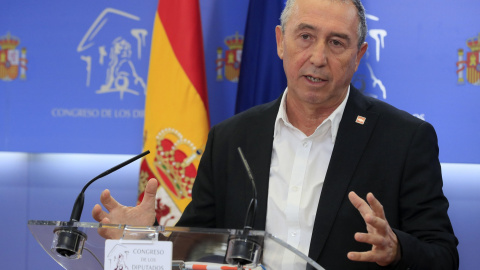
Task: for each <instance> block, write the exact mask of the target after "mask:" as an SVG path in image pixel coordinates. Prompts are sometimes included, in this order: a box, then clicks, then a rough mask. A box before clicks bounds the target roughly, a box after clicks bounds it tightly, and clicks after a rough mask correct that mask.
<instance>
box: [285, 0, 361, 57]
mask: <svg viewBox="0 0 480 270" xmlns="http://www.w3.org/2000/svg"><path fill="white" fill-rule="evenodd" d="M341 1H342V2H345V1H347V0H341ZM350 1H351V2H352V3H353V4H354V5H355V7H356V8H357V15H358V20H359V23H358V31H357V34H358V44H357V46H358V48H359V49H360V47H361V46H362V44H363V43H364V42H365V39H366V37H367V19H366V17H365V8H364V7H363V5H362V2H361V1H360V0H350ZM295 2H296V0H287V3H286V4H285V8H284V9H283V11H282V15H281V16H280V25H281V27H282V32H284V33H285V24H286V23H287V21H288V19H289V18H290V15H291V14H292V12H293V11H294V10H295V11H296V10H297V9H298V6H297V5H295Z"/></svg>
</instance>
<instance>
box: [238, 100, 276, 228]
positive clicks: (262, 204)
mask: <svg viewBox="0 0 480 270" xmlns="http://www.w3.org/2000/svg"><path fill="white" fill-rule="evenodd" d="M281 99H282V96H280V97H279V98H278V99H277V100H275V101H272V102H270V103H268V104H265V105H263V106H261V107H258V108H257V109H259V110H260V111H259V112H257V113H256V115H258V116H257V117H256V118H255V119H254V121H251V122H250V123H249V125H248V133H250V134H254V135H253V136H245V139H246V140H245V141H244V146H242V151H243V152H244V154H245V157H246V159H247V160H248V163H249V166H250V168H251V170H252V174H253V177H254V179H255V186H256V188H257V194H259V196H258V198H257V211H256V217H255V223H254V229H256V230H265V224H266V217H267V198H268V182H269V177H270V163H271V159H272V147H273V132H274V125H275V119H276V117H277V113H278V108H279V106H280V102H281ZM239 166H242V167H243V165H240V164H239ZM241 170H244V169H243V168H241ZM245 187H246V188H248V189H251V185H250V183H248V181H246V186H245ZM249 194H250V193H249ZM250 200H251V197H249V196H247V198H246V201H247V202H248V203H249V202H250ZM248 203H247V205H248Z"/></svg>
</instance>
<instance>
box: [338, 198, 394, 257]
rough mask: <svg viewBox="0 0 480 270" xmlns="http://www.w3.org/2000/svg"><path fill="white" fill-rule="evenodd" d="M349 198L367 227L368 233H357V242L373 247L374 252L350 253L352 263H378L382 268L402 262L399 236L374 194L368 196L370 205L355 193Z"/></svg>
mask: <svg viewBox="0 0 480 270" xmlns="http://www.w3.org/2000/svg"><path fill="white" fill-rule="evenodd" d="M348 198H349V199H350V202H351V203H352V204H353V206H355V208H357V210H358V211H359V212H360V214H361V215H362V217H363V220H364V221H365V224H366V225H367V233H358V232H357V233H356V234H355V240H357V241H358V242H362V243H367V244H371V245H372V250H370V251H367V252H349V253H348V255H347V256H348V258H349V259H350V260H352V261H362V262H376V263H377V264H378V265H380V266H387V265H390V264H392V263H394V262H396V261H398V260H400V257H401V254H400V248H399V244H398V239H397V235H396V234H395V233H394V232H393V230H392V228H391V227H390V225H389V224H388V221H387V219H386V218H385V213H384V211H383V205H382V204H381V203H380V202H379V201H378V200H377V199H376V198H375V197H374V196H373V194H372V193H368V194H367V201H368V204H367V202H365V201H364V200H363V199H362V198H360V197H359V196H358V195H357V194H356V193H355V192H353V191H352V192H350V193H349V194H348Z"/></svg>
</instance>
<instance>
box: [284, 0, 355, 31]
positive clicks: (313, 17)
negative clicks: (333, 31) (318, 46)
mask: <svg viewBox="0 0 480 270" xmlns="http://www.w3.org/2000/svg"><path fill="white" fill-rule="evenodd" d="M319 2H324V3H323V5H322V4H319ZM309 3H313V5H309ZM315 3H317V5H315ZM331 3H333V5H338V6H330V5H332V4H331ZM347 3H349V5H346V4H347ZM325 4H326V5H325ZM340 4H341V6H340ZM295 5H296V7H294V8H293V10H292V13H291V15H290V18H289V20H287V22H286V25H287V27H288V24H291V25H290V26H291V27H292V29H293V30H294V31H295V30H298V29H312V30H316V29H318V28H319V27H321V26H322V24H323V23H324V22H322V24H320V25H319V21H322V20H325V19H328V20H329V22H333V21H338V22H339V23H340V24H339V25H338V26H340V25H342V24H343V25H348V24H349V18H350V19H351V20H353V21H351V23H353V24H354V25H355V26H356V25H357V24H358V15H357V12H356V8H355V5H354V4H353V3H352V2H351V1H348V0H297V1H296V2H295ZM292 19H293V20H292ZM292 21H293V24H292V23H289V22H292Z"/></svg>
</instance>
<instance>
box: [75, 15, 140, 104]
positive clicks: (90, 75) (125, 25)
mask: <svg viewBox="0 0 480 270" xmlns="http://www.w3.org/2000/svg"><path fill="white" fill-rule="evenodd" d="M135 21H140V18H139V17H138V16H135V15H133V14H130V13H127V12H124V11H121V10H117V9H113V8H106V9H105V10H103V11H102V13H100V15H99V16H98V17H97V18H96V19H95V21H94V22H93V23H92V25H91V26H90V28H89V29H88V30H87V32H86V33H85V34H84V36H83V37H82V40H81V41H80V43H79V44H78V47H77V52H78V53H80V54H81V56H80V59H81V60H82V61H85V64H86V71H87V72H86V83H85V84H86V86H87V87H90V84H92V81H93V84H94V87H95V88H96V91H95V93H96V94H108V93H118V94H119V96H120V99H123V97H124V95H125V94H126V93H128V94H132V95H139V94H140V93H142V94H145V91H146V84H145V80H144V79H143V77H142V76H141V75H140V74H139V73H138V72H137V66H138V65H139V64H141V61H140V60H141V59H142V49H143V47H145V37H146V36H147V34H148V32H147V30H146V29H143V28H134V27H133V26H132V24H133V23H134V22H135ZM145 61H146V60H145ZM145 66H146V64H145Z"/></svg>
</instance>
